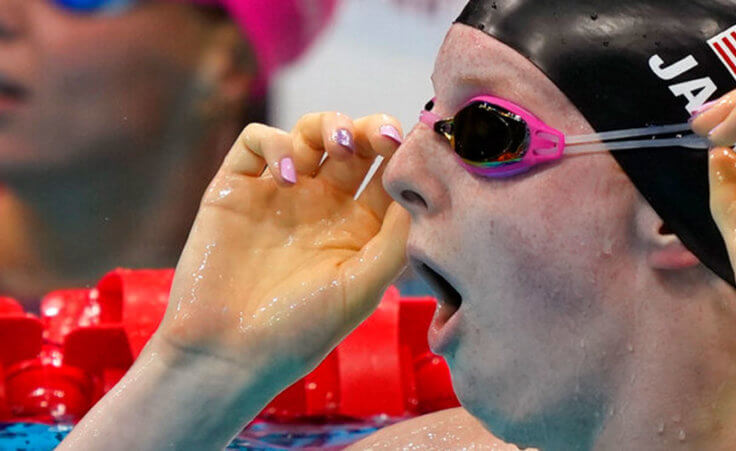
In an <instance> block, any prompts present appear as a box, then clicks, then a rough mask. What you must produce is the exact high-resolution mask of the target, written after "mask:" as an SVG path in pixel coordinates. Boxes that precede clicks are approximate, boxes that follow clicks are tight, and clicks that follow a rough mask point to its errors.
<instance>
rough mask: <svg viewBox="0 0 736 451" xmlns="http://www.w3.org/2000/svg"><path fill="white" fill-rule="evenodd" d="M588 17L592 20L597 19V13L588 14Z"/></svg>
mask: <svg viewBox="0 0 736 451" xmlns="http://www.w3.org/2000/svg"><path fill="white" fill-rule="evenodd" d="M590 18H591V19H593V20H598V13H593V14H591V15H590Z"/></svg>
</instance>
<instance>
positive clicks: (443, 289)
mask: <svg viewBox="0 0 736 451" xmlns="http://www.w3.org/2000/svg"><path fill="white" fill-rule="evenodd" d="M413 266H414V268H415V269H416V271H417V273H419V275H420V276H421V277H422V279H424V280H425V281H426V282H427V284H428V285H429V287H430V288H431V289H432V291H434V292H435V294H436V295H437V297H438V301H439V307H440V308H439V314H438V317H437V320H438V321H439V323H440V325H442V324H444V323H446V322H447V321H448V320H449V319H450V317H451V316H452V315H454V314H455V313H456V312H457V311H458V310H459V309H460V306H461V305H462V303H463V297H462V296H461V295H460V293H459V292H458V291H457V290H456V289H455V287H453V286H452V284H451V283H450V282H448V281H447V279H446V278H445V277H443V276H442V275H441V274H440V273H439V272H437V271H435V270H434V269H432V268H431V267H430V266H429V265H427V264H426V263H424V262H421V261H415V262H414V265H413Z"/></svg>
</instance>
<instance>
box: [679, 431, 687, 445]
mask: <svg viewBox="0 0 736 451" xmlns="http://www.w3.org/2000/svg"><path fill="white" fill-rule="evenodd" d="M677 438H678V440H680V441H681V442H684V441H685V439H686V438H687V434H686V433H685V430H684V429H680V432H678V433H677Z"/></svg>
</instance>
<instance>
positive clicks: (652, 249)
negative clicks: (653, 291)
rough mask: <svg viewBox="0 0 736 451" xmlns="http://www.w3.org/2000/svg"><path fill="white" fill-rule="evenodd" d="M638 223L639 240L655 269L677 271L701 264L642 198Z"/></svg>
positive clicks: (638, 211) (639, 204)
mask: <svg viewBox="0 0 736 451" xmlns="http://www.w3.org/2000/svg"><path fill="white" fill-rule="evenodd" d="M636 223H637V224H636V234H637V235H638V241H639V242H641V243H643V244H644V250H645V252H646V258H647V263H648V264H649V266H650V267H652V268H653V269H658V270H664V271H677V270H683V269H689V268H693V267H695V266H698V265H699V264H700V260H698V258H697V257H696V256H695V255H694V254H693V253H692V252H690V251H689V250H687V248H685V246H684V245H683V244H682V242H681V241H680V239H679V238H678V237H677V235H675V234H674V233H673V232H672V231H671V230H670V229H669V227H668V226H667V224H665V223H664V221H662V219H661V218H660V217H659V215H657V213H655V211H654V210H653V209H652V207H651V206H649V204H648V203H647V202H646V201H645V200H644V199H642V198H640V200H639V203H638V207H637V214H636Z"/></svg>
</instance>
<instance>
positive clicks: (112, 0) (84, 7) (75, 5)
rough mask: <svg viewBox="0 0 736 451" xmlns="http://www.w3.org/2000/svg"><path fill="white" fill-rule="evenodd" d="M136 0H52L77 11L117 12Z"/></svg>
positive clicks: (62, 6)
mask: <svg viewBox="0 0 736 451" xmlns="http://www.w3.org/2000/svg"><path fill="white" fill-rule="evenodd" d="M136 2H137V1H136V0H52V3H53V4H55V5H56V6H57V7H59V8H61V9H65V10H67V11H72V12H76V13H95V12H117V11H122V10H125V9H127V8H129V7H130V6H132V5H133V4H134V3H136Z"/></svg>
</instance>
